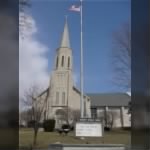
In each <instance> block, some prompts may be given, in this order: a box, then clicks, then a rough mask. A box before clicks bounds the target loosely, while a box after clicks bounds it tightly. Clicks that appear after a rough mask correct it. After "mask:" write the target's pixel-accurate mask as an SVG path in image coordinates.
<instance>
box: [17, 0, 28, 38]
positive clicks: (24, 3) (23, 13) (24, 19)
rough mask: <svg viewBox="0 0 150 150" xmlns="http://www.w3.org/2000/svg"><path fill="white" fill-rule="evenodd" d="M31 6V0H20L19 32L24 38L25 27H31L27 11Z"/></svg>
mask: <svg viewBox="0 0 150 150" xmlns="http://www.w3.org/2000/svg"><path fill="white" fill-rule="evenodd" d="M29 7H31V0H19V34H20V36H21V38H22V39H24V38H25V34H26V33H25V31H26V30H25V29H26V28H31V23H30V21H29V17H28V12H27V10H28V8H29Z"/></svg>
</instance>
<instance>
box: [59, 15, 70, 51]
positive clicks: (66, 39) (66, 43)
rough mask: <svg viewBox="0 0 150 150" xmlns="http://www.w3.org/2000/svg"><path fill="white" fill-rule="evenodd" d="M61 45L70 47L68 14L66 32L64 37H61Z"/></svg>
mask: <svg viewBox="0 0 150 150" xmlns="http://www.w3.org/2000/svg"><path fill="white" fill-rule="evenodd" d="M60 47H67V48H70V40H69V30H68V22H67V16H66V19H65V26H64V32H63V34H62V39H61V44H60Z"/></svg>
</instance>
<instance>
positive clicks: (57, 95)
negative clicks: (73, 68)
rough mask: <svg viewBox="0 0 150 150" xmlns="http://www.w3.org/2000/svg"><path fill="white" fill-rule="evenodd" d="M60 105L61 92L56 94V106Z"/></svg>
mask: <svg viewBox="0 0 150 150" xmlns="http://www.w3.org/2000/svg"><path fill="white" fill-rule="evenodd" d="M58 104H59V92H56V105H58Z"/></svg>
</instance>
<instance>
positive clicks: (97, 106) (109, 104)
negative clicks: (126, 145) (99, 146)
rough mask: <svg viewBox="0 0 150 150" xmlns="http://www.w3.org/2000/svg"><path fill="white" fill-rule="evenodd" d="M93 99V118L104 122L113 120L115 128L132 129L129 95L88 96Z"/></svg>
mask: <svg viewBox="0 0 150 150" xmlns="http://www.w3.org/2000/svg"><path fill="white" fill-rule="evenodd" d="M87 95H88V96H89V97H90V99H91V116H92V118H100V119H103V120H104V121H107V122H108V120H111V121H112V127H113V128H120V127H123V128H124V127H130V126H131V119H130V114H129V102H130V101H131V96H130V95H129V94H128V93H103V94H100V93H97V94H96V93H95V94H93V93H92V94H87Z"/></svg>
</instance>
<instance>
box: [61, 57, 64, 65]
mask: <svg viewBox="0 0 150 150" xmlns="http://www.w3.org/2000/svg"><path fill="white" fill-rule="evenodd" d="M61 66H62V67H63V66H64V56H62V60H61Z"/></svg>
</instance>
